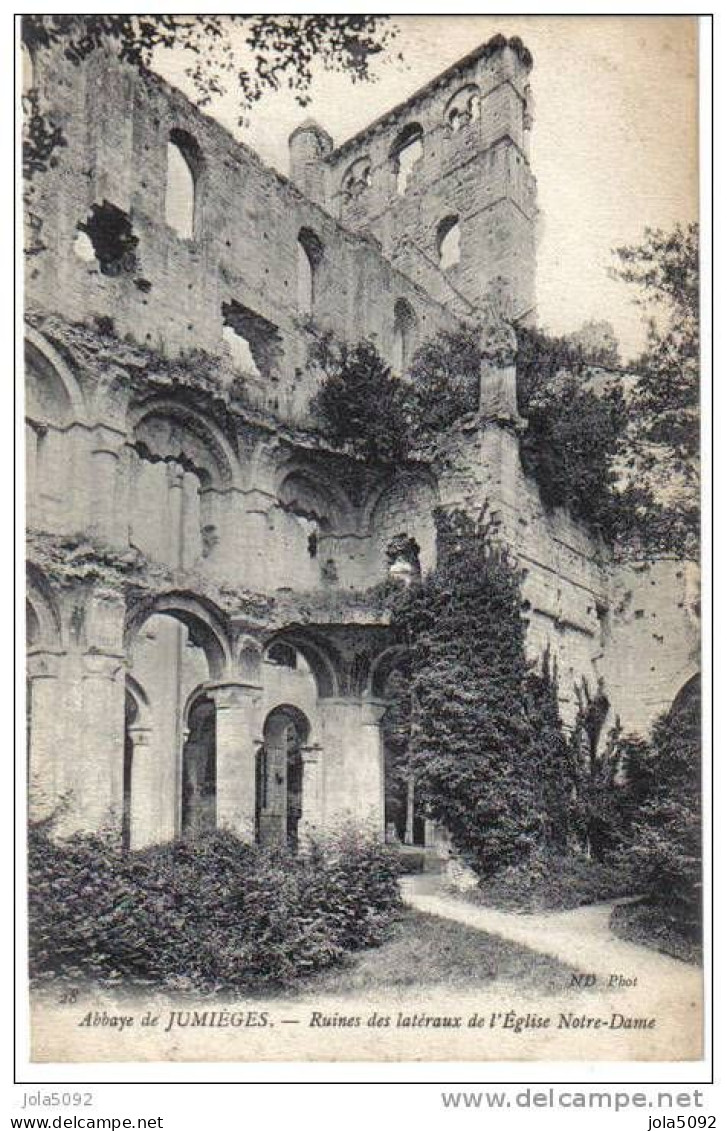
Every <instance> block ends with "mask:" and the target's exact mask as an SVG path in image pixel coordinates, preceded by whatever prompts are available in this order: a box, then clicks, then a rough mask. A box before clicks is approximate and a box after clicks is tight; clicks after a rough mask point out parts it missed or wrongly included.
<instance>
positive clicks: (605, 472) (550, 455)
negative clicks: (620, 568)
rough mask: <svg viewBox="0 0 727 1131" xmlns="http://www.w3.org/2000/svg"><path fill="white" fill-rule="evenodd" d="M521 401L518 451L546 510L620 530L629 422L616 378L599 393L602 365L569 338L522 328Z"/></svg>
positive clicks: (609, 531) (605, 532)
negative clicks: (596, 379) (592, 373)
mask: <svg viewBox="0 0 727 1131" xmlns="http://www.w3.org/2000/svg"><path fill="white" fill-rule="evenodd" d="M517 337H518V355H517V379H518V406H519V409H520V411H521V412H522V414H523V416H524V417H525V418H526V421H527V427H526V430H525V432H524V434H523V436H522V440H521V445H520V454H521V459H522V463H523V468H524V470H525V471H526V473H527V474H529V475H531V476H532V477H533V478H534V479H535V481H536V483H537V484H538V487H539V489H540V494H541V498H542V500H543V502H544V504H545V505H546V507H564V508H566V509H567V510H568V511H569V512H570V513H571V514H572V515H573V517H574V518H577V519H581V520H582V521H584V522H586V523H587V524H588V525H589V526H590V527H591V529H593V530H595V531H596V532H597V533H599V534H601V535H602V536H603V537H604V538H605V539H606V540H608V541H610V540H612V539H613V538H614V537H615V536H616V534H617V533H618V531H619V530H620V528H621V511H622V508H623V500H622V499H621V497H620V495H619V494H618V492H617V490H616V487H617V483H618V471H617V468H616V465H615V461H616V457H617V455H618V452H619V446H620V443H621V437H622V434H623V431H624V429H625V427H626V424H627V409H626V398H625V395H624V390H623V386H622V384H621V382H620V380H619V379H618V378H614V379H610V380H607V381H605V382H604V383H602V386H601V387H600V388H599V389H598V391H597V390H596V388H595V387H594V386H593V384H592V383H591V382H589V380H588V374H589V370H590V368H591V367H592V366H593V365H594V364H596V363H595V362H594V360H593V357H592V356H591V355H589V353H588V350H587V348H586V347H584V346H583V345H581V344H578V343H574V342H573V341H572V340H571V339H569V338H556V337H551V336H549V335H548V334H545V333H544V332H543V331H541V330H535V329H531V328H527V327H518V329H517Z"/></svg>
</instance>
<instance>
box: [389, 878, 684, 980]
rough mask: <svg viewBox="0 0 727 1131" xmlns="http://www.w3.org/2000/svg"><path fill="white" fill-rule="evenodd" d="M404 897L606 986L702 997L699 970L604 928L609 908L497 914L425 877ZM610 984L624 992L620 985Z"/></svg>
mask: <svg viewBox="0 0 727 1131" xmlns="http://www.w3.org/2000/svg"><path fill="white" fill-rule="evenodd" d="M402 894H403V897H404V902H405V903H408V904H409V906H410V907H415V908H416V909H417V910H418V911H425V912H427V913H429V914H430V915H440V916H442V918H444V919H453V920H454V921H455V922H457V923H465V924H466V925H467V926H468V927H475V928H477V929H479V930H481V931H487V932H488V933H489V934H492V935H499V936H500V937H501V938H505V939H510V941H511V942H517V943H521V944H522V945H523V946H527V947H530V948H531V949H532V950H536V951H539V952H540V953H541V954H549V955H551V956H552V957H553V958H558V959H560V961H561V962H563V963H564V964H565V965H567V966H575V967H576V968H577V969H578V970H582V971H583V972H584V973H592V974H595V975H596V976H597V978H598V980H599V983H602V982H603V981H605V982H606V984H608V982H609V980H610V979H611V977H612V975H614V974H618V973H623V975H624V976H625V977H630V978H636V979H638V978H643V979H645V980H648V981H653V980H658V981H660V982H664V983H666V984H672V983H673V984H675V985H679V986H680V987H682V988H683V989H684V990H685V991H686V992H690V991H691V992H692V993H695V994H699V993H701V984H702V972H701V970H700V969H698V968H697V967H694V966H690V965H688V964H687V963H684V962H680V961H679V960H678V959H676V958H669V957H668V955H665V954H659V953H658V952H657V951H653V950H649V949H647V948H646V947H643V946H639V945H638V944H637V943H630V942H625V941H624V940H622V939H619V938H618V937H617V936H616V935H614V933H613V932H612V931H611V929H610V927H609V925H608V923H609V919H610V916H611V912H612V910H613V908H614V904H613V903H599V904H595V905H592V906H589V907H579V908H576V909H575V910H572V911H551V912H540V913H538V914H517V913H515V912H511V911H497V910H495V909H494V908H490V907H478V906H476V905H475V904H470V903H468V902H466V901H465V900H463V899H459V898H458V897H457V896H456V895H451V894H449V893H448V892H447V891H446V890H445V889H444V888H443V886H442V884H441V882H437V878H433V877H431V876H428V875H424V876H421V877H419V876H416V877H413V876H412V877H407V878H406V879H404V880H403V881H402ZM612 985H613V986H614V987H618V988H624V986H623V983H619V982H618V981H614V982H613V983H612Z"/></svg>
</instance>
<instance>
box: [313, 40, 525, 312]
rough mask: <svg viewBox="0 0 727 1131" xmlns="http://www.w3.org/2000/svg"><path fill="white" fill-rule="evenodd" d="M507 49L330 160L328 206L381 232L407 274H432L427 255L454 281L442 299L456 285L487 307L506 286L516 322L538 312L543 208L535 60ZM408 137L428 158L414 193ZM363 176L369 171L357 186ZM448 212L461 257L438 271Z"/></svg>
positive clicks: (464, 67) (455, 73)
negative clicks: (405, 156) (405, 151)
mask: <svg viewBox="0 0 727 1131" xmlns="http://www.w3.org/2000/svg"><path fill="white" fill-rule="evenodd" d="M498 43H499V44H500V45H499V46H498V47H494V46H493V45H492V41H491V44H488V45H485V46H484V47H483V48H482V49H480V51H478V52H473V54H472V55H471V56H468V57H467V58H466V59H464V60H462V61H461V62H460V63H458V64H456V66H454V67H453V68H451V69H450V70H449V71H447V72H445V73H444V74H443V75H441V76H439V78H437V79H436V80H434V82H432V83H430V84H429V85H428V86H427V87H425V88H424V89H423V90H422V91H420V92H419V93H418V94H415V95H414V96H413V97H412V98H411V99H409V100H408V101H407V102H406V103H404V104H402V105H401V106H399V107H397V108H395V109H394V110H392V111H390V112H389V113H388V114H385V115H384V116H383V117H382V118H380V119H378V121H376V122H374V123H373V124H372V125H371V126H369V127H367V128H366V129H365V130H363V131H362V132H361V133H360V134H357V135H356V136H355V137H353V138H351V139H350V140H349V141H347V142H345V143H344V144H343V145H341V146H339V147H338V148H337V149H335V150H333V151H332V152H330V153H325V154H324V155H322V157H321V163H325V166H326V167H327V169H328V178H327V186H328V187H327V199H328V202H329V207H330V210H331V211H332V212H333V213H334V215H336V216H339V217H340V218H341V221H342V223H343V224H344V225H346V227H349V228H352V229H354V230H355V231H366V232H371V233H373V234H374V235H375V236H376V237H377V238H378V239H379V240H381V244H382V247H383V249H384V251H385V253H386V254H388V255H392V256H395V257H396V262H405V263H406V270H407V272H408V273H411V274H413V275H414V277H417V274H418V273H419V272H421V273H422V275H423V273H424V267H423V266H422V262H423V260H424V259H426V260H428V261H429V265H430V267H429V271H428V274H429V276H430V277H431V275H432V273H433V272H434V271H439V273H440V274H441V275H442V276H444V280H445V282H444V283H443V284H442V290H441V293H445V292H446V290H447V289H450V288H454V289H455V290H456V291H457V292H459V294H460V295H461V296H463V297H464V299H465V300H467V302H468V303H471V304H473V305H474V306H475V307H480V308H481V307H482V304H483V300H484V298H485V296H486V295H487V294H488V293H489V292H490V291H491V289H492V287H493V285H497V286H498V289H501V288H500V286H499V284H500V283H502V284H503V286H504V291H505V295H506V296H507V306H508V310H509V313H510V315H515V316H518V317H522V316H524V315H526V314H529V315H531V316H532V315H533V312H534V307H535V242H534V225H535V218H536V213H537V207H536V189H535V178H534V177H533V174H532V172H531V170H530V164H529V160H528V157H527V149H528V135H529V131H530V129H531V127H532V114H531V112H530V100H529V89H528V75H529V71H530V59H529V56H528V54H527V53H526V52H524V51H523V50H521V49H520V48H521V45H520V47H517V45H516V46H515V47H512V46H508V45H506V44H505V43H504V41H503V40H498ZM407 137H410V138H415V139H416V138H419V142H420V145H421V153H420V156H419V157H418V159H417V160H416V161H415V163H414V164H413V166H412V167H411V171H410V174H409V177H408V180H407V183H406V185H405V186H404V185H403V183H402V176H401V171H400V166H401V161H400V159H399V147H400V145H401V144H402V141H403V140H405V139H406V138H407ZM361 169H363V171H364V173H365V176H363V177H362V176H361V175H359V177H358V180H356V171H357V170H361ZM352 172H353V175H354V183H353V185H351V183H350V178H351V174H352ZM449 217H456V218H457V219H458V221H459V227H460V259H459V262H458V263H456V264H454V265H453V266H451V267H449V268H445V269H440V268H439V251H440V247H439V243H440V225H441V224H442V222H443V221H446V220H447V218H449ZM407 245H410V246H412V247H413V248H414V249H415V253H412V252H409V253H407V250H406V247H407ZM400 256H403V257H404V258H403V259H400V258H399V257H400ZM417 261H418V265H417ZM430 289H433V288H432V287H431V284H430ZM433 293H434V292H433ZM444 301H451V299H450V300H447V299H445V300H444Z"/></svg>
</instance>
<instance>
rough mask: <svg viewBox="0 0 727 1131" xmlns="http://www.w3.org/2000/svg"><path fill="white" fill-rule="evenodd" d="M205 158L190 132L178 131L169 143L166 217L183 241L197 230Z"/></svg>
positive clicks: (174, 132) (176, 130)
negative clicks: (203, 159)
mask: <svg viewBox="0 0 727 1131" xmlns="http://www.w3.org/2000/svg"><path fill="white" fill-rule="evenodd" d="M201 168H202V158H201V152H200V148H199V146H198V145H197V142H196V141H195V140H194V138H193V137H192V136H191V134H188V133H187V132H186V130H179V129H174V130H172V131H171V133H170V134H169V141H168V142H167V191H166V196H165V199H164V215H165V218H166V221H167V224H168V225H169V227H170V228H174V230H175V231H176V232H177V234H178V235H180V236H181V237H182V238H183V239H189V240H191V239H193V237H194V235H195V228H196V213H197V181H198V178H199V174H200V172H201Z"/></svg>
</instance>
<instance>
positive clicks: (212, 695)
mask: <svg viewBox="0 0 727 1131" xmlns="http://www.w3.org/2000/svg"><path fill="white" fill-rule="evenodd" d="M126 650H127V657H128V664H129V669H130V672H131V673H133V678H134V679H135V680H138V681H139V682H140V683H141V684H142V685H143V687H144V689H145V691H146V692H147V694H148V697H149V704H150V705H149V708H148V711H147V712H146V715H145V720H144V723H145V725H144V726H142V727H139V726H138V724H134V731H135V736H136V737H137V738H138V742H137V745H136V746H135V750H134V758H135V762H136V761H138V766H139V774H140V775H141V776H138V775H137V770H136V768H135V769H134V770H133V781H134V783H135V785H134V789H133V790H132V792H133V791H134V790H136V796H135V797H133V798H132V813H133V814H138V815H139V824H138V829H139V831H138V835H137V836H135V835H134V832H133V829H134V826H135V821H136V818H135V817H134V818H132V835H131V845H132V847H138V846H139V845H140V844H142V843H146V844H149V843H153V842H155V841H164V840H168V839H171V838H172V837H174V836H176V835H178V834H179V833H180V832H181V833H183V834H184V835H196V834H197V833H199V832H201V831H202V830H204V829H209V828H213V827H214V826H215V824H216V823H217V818H218V815H219V814H218V809H219V798H218V772H219V765H218V761H219V759H218V748H219V744H220V739H219V734H218V726H219V718H218V707H219V703H218V698H219V695H220V692H219V690H217V689H219V688H220V687H222V686H226V685H225V684H224V680H225V679H229V677H230V673H231V672H232V671H233V670H234V665H233V659H232V656H233V653H232V648H231V645H230V639H229V632H228V630H227V623H226V620H225V618H224V616H223V614H222V613H221V611H220V610H219V609H217V608H216V607H215V606H214V605H213V604H212V603H211V602H206V601H204V600H202V599H200V598H198V597H196V596H195V595H194V594H192V593H189V592H184V593H182V592H179V591H177V592H169V593H166V594H160V595H158V596H157V597H156V598H154V599H153V600H150V601H149V602H143V603H142V604H140V605H139V606H138V607H136V608H135V609H134V610H133V611H132V612H131V613H130V615H129V618H128V622H127V632H126ZM128 682H129V681H128V679H127V686H128ZM229 716H230V712H229V710H228V711H227V712H226V717H227V718H228V720H229ZM228 729H229V727H228ZM137 731H138V734H137ZM139 745H143V746H144V747H145V749H144V750H143V751H142V750H140V749H139V748H138V746H139ZM142 766H143V767H144V769H143V771H142ZM137 785H138V789H137V788H136V787H137ZM142 794H143V796H142ZM251 806H252V802H251ZM142 818H143V829H142Z"/></svg>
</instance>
